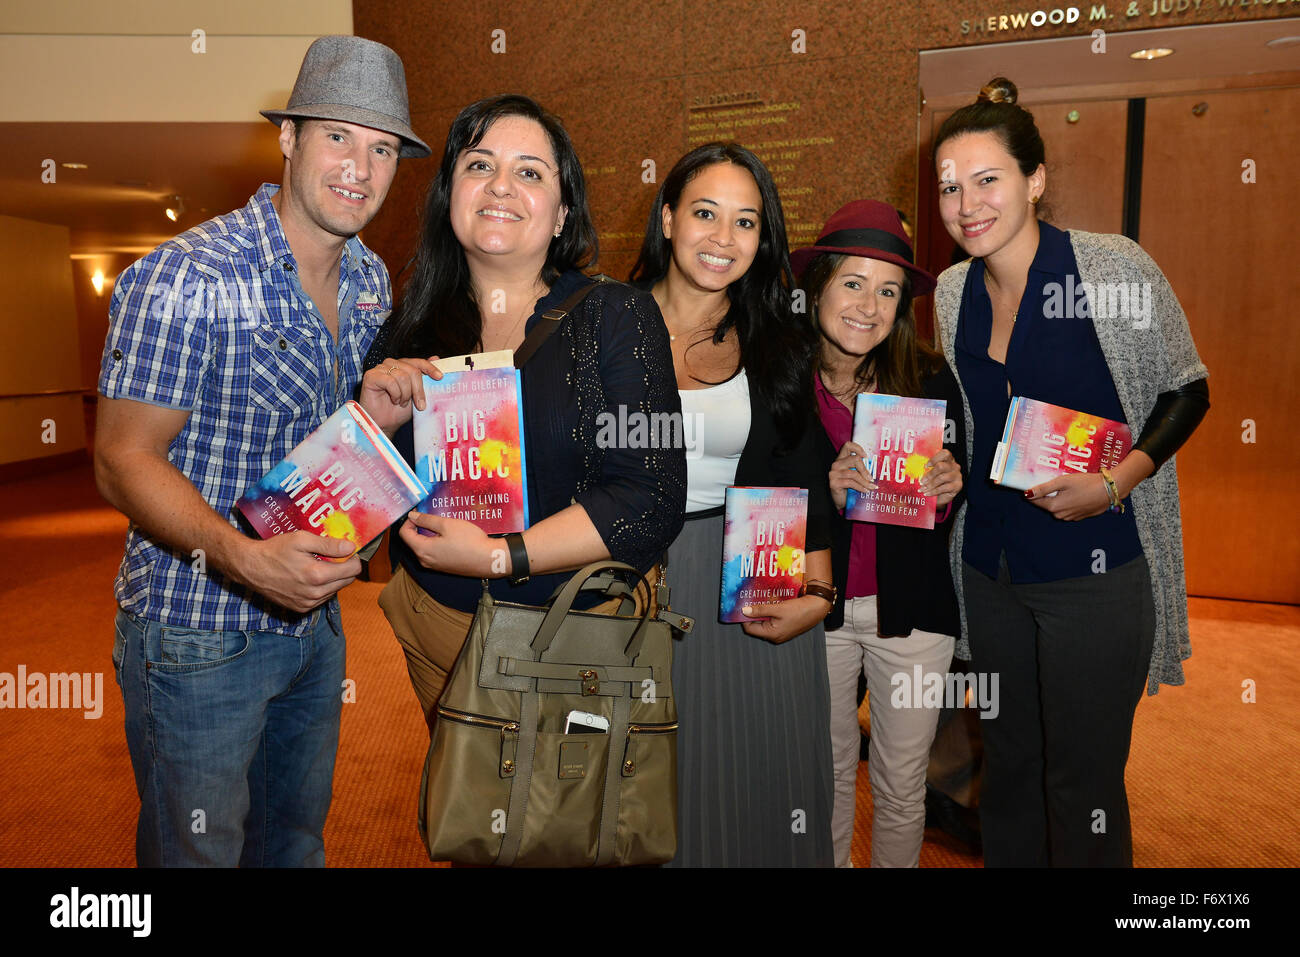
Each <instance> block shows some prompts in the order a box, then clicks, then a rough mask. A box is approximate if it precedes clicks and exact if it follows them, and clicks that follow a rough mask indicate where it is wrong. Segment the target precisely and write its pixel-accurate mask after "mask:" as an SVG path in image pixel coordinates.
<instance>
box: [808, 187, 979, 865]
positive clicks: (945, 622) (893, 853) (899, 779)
mask: <svg viewBox="0 0 1300 957" xmlns="http://www.w3.org/2000/svg"><path fill="white" fill-rule="evenodd" d="M790 258H791V262H792V264H793V266H794V268H795V271H796V273H798V274H799V275H800V287H801V288H802V289H803V290H804V291H805V292H806V293H807V297H808V305H809V314H810V316H811V317H812V325H813V328H814V329H815V330H816V332H817V333H818V335H819V337H820V348H819V349H818V354H817V359H816V362H815V367H816V368H815V371H814V373H813V388H814V391H815V393H816V396H817V413H818V416H819V418H820V419H821V424H822V430H823V431H822V434H821V436H820V439H821V443H820V448H821V462H822V465H823V467H824V468H825V469H827V470H828V472H829V482H830V490H831V499H832V501H833V502H834V504H835V507H836V508H837V509H841V510H842V509H843V508H844V506H845V502H846V497H847V492H848V490H849V489H854V490H855V491H857V492H861V493H868V492H870V491H871V490H872V489H874V488H875V487H876V486H875V484H874V483H873V482H872V481H871V480H870V478H868V476H867V473H866V471H865V470H864V469H863V456H864V455H865V454H866V450H864V449H863V448H862V446H860V445H858V444H857V443H855V442H853V441H852V438H851V437H852V434H853V413H854V410H855V406H856V402H857V397H858V394H859V393H864V392H866V393H870V392H876V393H880V394H883V395H899V396H914V397H920V398H928V399H942V400H944V401H945V402H946V403H947V406H946V408H945V414H946V416H947V419H948V420H949V421H951V422H952V423H953V428H952V429H951V430H949V429H947V428H945V429H944V431H945V433H946V434H945V437H944V438H945V441H944V448H943V449H942V450H941V451H939V452H938V453H936V454H935V455H934V456H933V457H932V458H930V460H929V461H928V462H927V463H926V471H925V474H924V475H923V476H922V477H921V479H920V482H919V491H920V493H921V494H923V495H933V496H935V501H936V505H937V507H938V514H937V515H936V516H935V523H934V528H933V529H927V528H908V527H904V526H900V525H891V524H884V523H881V524H876V523H873V522H854V521H848V520H846V519H844V518H842V517H840V516H835V517H833V518H832V522H831V525H832V538H831V541H832V545H831V552H832V565H833V567H834V569H835V585H836V589H837V591H838V595H839V597H838V600H837V601H836V604H835V608H834V609H833V610H832V612H831V614H830V615H829V616H827V618H826V658H827V673H828V675H829V678H830V688H831V747H832V750H833V752H834V757H835V813H834V822H833V825H834V826H833V829H834V835H835V863H836V865H837V866H839V867H847V866H849V864H850V849H851V847H852V844H853V818H854V808H855V806H856V803H857V783H858V755H859V732H858V702H857V690H858V676H859V675H861V674H865V675H866V678H867V689H868V692H869V694H870V699H869V700H870V710H871V754H870V758H869V760H868V762H867V769H868V772H869V774H870V777H871V792H872V818H871V865H872V866H873V867H915V866H916V865H917V862H918V861H919V859H920V854H921V841H922V837H923V835H924V831H925V775H926V766H927V764H928V763H929V756H930V745H931V743H932V742H933V740H934V732H935V727H936V726H937V724H938V721H939V710H940V709H939V707H937V706H928V705H921V706H918V705H917V704H916V703H915V702H914V701H913V700H912V697H911V696H909V695H903V696H899V695H897V694H896V693H895V692H896V690H897V684H896V680H895V679H896V676H897V675H899V674H902V675H904V676H906V678H907V679H908V680H909V681H912V680H914V678H913V669H914V668H916V667H919V668H920V669H921V673H922V674H923V675H925V676H929V675H937V676H939V678H940V679H941V680H942V679H943V678H944V677H945V676H946V675H947V673H948V668H949V665H950V664H951V662H952V652H953V645H954V642H955V640H956V638H955V636H956V634H957V632H958V630H959V624H958V616H957V597H956V594H955V593H954V592H953V586H952V575H951V573H950V572H949V570H948V536H949V533H950V532H951V530H952V514H953V509H952V507H951V506H952V504H953V501H954V499H955V498H956V497H957V495H958V494H959V493H960V491H961V487H962V477H961V463H962V462H964V460H965V458H966V448H965V445H966V443H965V435H964V430H963V429H962V428H961V427H960V423H961V420H962V415H961V393H960V392H959V391H958V389H957V381H956V379H955V378H954V377H953V374H952V370H951V369H949V368H948V364H947V363H946V362H944V360H943V356H941V355H939V354H938V353H937V352H936V351H935V350H934V349H933V348H931V347H930V346H929V345H928V344H927V343H926V342H924V341H923V340H922V339H920V338H919V337H918V336H917V332H916V322H915V320H914V319H913V316H912V299H913V297H914V296H915V295H918V294H920V295H924V294H925V293H928V292H930V290H932V289H933V288H934V277H933V276H931V275H930V274H929V273H927V272H926V271H925V270H923V269H921V268H919V267H917V266H916V265H915V263H914V262H913V257H912V245H911V243H910V242H909V241H908V238H907V234H906V233H905V232H904V231H903V224H902V222H901V221H900V220H899V217H898V213H897V212H895V210H894V208H893V207H892V206H889V205H887V204H886V203H879V202H876V201H874V200H869V199H862V200H856V201H855V202H852V203H849V204H847V205H846V206H843V207H841V208H840V209H839V210H837V211H836V212H835V214H834V215H832V216H831V218H830V219H829V220H828V221H827V223H826V226H825V227H824V228H823V229H822V232H821V235H820V236H818V238H817V242H816V243H814V244H813V245H812V246H809V247H806V248H804V249H800V250H797V251H796V252H795V253H793V254H792V255H791V257H790ZM900 697H901V699H902V700H901V701H900V700H899V699H900Z"/></svg>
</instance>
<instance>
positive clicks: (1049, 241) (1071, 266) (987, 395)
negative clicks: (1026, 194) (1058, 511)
mask: <svg viewBox="0 0 1300 957" xmlns="http://www.w3.org/2000/svg"><path fill="white" fill-rule="evenodd" d="M1038 229H1039V240H1038V251H1037V252H1036V253H1035V255H1034V261H1033V263H1032V264H1031V265H1030V267H1029V281H1028V283H1026V285H1025V293H1024V296H1023V298H1022V299H1021V300H1020V302H1021V306H1020V313H1019V317H1018V318H1017V320H1016V324H1015V326H1014V327H1013V328H1012V330H1011V341H1010V343H1009V344H1008V346H1007V361H1006V364H1005V365H1003V364H1002V363H1000V362H997V361H996V360H994V359H991V358H989V354H988V346H989V337H990V335H991V334H992V331H993V305H992V302H991V300H990V299H989V294H988V290H987V289H986V288H985V286H984V260H982V259H975V260H974V261H972V262H971V266H970V270H969V271H968V272H967V274H966V286H965V288H964V289H963V291H962V305H961V315H960V318H959V319H958V322H957V336H956V345H955V352H956V367H957V374H958V375H959V376H960V377H961V382H962V386H963V388H964V389H965V390H966V396H967V399H968V400H969V401H970V407H971V415H972V417H973V418H974V421H975V442H974V457H973V460H972V462H971V474H970V477H969V479H968V481H967V485H966V494H967V501H968V503H969V507H968V508H967V509H966V529H965V544H964V547H963V550H962V558H963V559H964V560H965V561H966V562H967V563H968V564H970V565H971V566H973V567H974V568H976V569H977V570H979V571H980V572H982V573H983V574H985V575H987V576H988V577H990V578H997V576H998V567H999V564H1000V559H1001V556H1002V553H1003V552H1005V553H1006V559H1007V568H1008V569H1009V571H1010V573H1011V580H1012V581H1013V582H1016V583H1017V584H1026V583H1033V582H1050V581H1060V580H1062V579H1065V578H1080V577H1082V576H1084V575H1089V574H1092V573H1093V572H1094V570H1095V569H1096V568H1097V558H1098V557H1099V556H1098V550H1099V549H1100V550H1101V552H1102V553H1103V555H1104V567H1105V568H1107V569H1110V568H1116V567H1118V566H1120V565H1122V564H1124V563H1125V562H1127V561H1130V560H1132V559H1134V558H1137V557H1138V556H1139V555H1141V554H1142V543H1141V542H1140V541H1139V540H1138V534H1137V525H1136V523H1135V522H1134V520H1133V507H1132V505H1131V503H1130V502H1129V501H1128V500H1127V499H1126V500H1125V504H1124V508H1125V510H1124V513H1123V514H1119V515H1117V514H1114V513H1112V512H1103V513H1102V514H1101V515H1096V516H1093V517H1092V518H1086V519H1083V520H1082V521H1078V522H1065V521H1062V520H1060V519H1057V518H1054V517H1053V516H1052V514H1051V513H1050V512H1047V511H1044V510H1043V509H1041V508H1039V507H1038V506H1037V505H1034V504H1033V503H1031V502H1028V501H1026V500H1025V498H1024V493H1022V492H1020V491H1018V490H1016V489H1008V488H1003V487H1002V486H999V485H996V484H994V483H993V482H992V481H990V480H989V477H988V475H989V471H990V470H991V469H992V467H993V454H994V451H995V450H996V448H997V443H998V442H999V441H1000V440H1001V438H1002V429H1003V426H1004V425H1005V424H1006V419H1007V410H1008V408H1009V407H1010V405H1011V399H1010V397H1009V396H1008V395H1007V383H1008V382H1009V383H1010V384H1011V395H1023V396H1026V397H1028V398H1031V399H1038V400H1039V401H1042V402H1050V403H1052V404H1053V405H1061V406H1065V407H1067V408H1071V409H1077V410H1078V411H1080V412H1088V413H1091V414H1093V415H1100V416H1104V417H1106V418H1108V419H1114V420H1115V421H1117V422H1124V421H1125V418H1124V410H1123V409H1122V408H1121V407H1120V401H1119V395H1118V393H1117V392H1116V391H1115V381H1114V379H1113V378H1112V377H1111V374H1110V369H1109V367H1108V366H1107V365H1106V357H1105V356H1104V355H1103V353H1102V351H1101V344H1100V343H1099V342H1098V341H1097V333H1096V330H1094V329H1093V325H1092V318H1091V317H1092V313H1091V311H1090V310H1089V309H1088V307H1087V305H1088V304H1087V300H1086V298H1085V297H1084V295H1083V293H1082V292H1081V291H1080V288H1079V284H1080V281H1081V280H1080V279H1079V265H1078V263H1077V262H1076V261H1075V258H1074V249H1073V248H1072V247H1071V246H1070V238H1069V236H1067V235H1066V234H1065V233H1064V232H1062V231H1061V230H1059V229H1056V228H1055V227H1053V226H1050V225H1048V224H1047V223H1039V224H1038ZM1140 427H1141V423H1138V424H1137V429H1138V430H1140ZM1097 481H1098V482H1099V483H1100V481H1101V479H1097Z"/></svg>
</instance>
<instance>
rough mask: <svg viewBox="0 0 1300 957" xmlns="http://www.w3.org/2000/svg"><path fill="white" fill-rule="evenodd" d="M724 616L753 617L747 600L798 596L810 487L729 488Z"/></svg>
mask: <svg viewBox="0 0 1300 957" xmlns="http://www.w3.org/2000/svg"><path fill="white" fill-rule="evenodd" d="M726 495H727V498H726V507H725V509H724V511H725V521H726V524H725V526H724V527H723V534H722V596H721V599H722V600H721V613H720V615H719V620H720V621H723V622H738V621H751V620H752V619H750V618H747V617H745V615H743V614H742V613H741V611H740V610H741V609H742V608H744V607H745V606H746V605H767V604H771V603H773V602H778V601H785V600H786V599H788V598H795V597H797V596H798V594H799V589H800V588H801V587H803V576H804V559H805V556H804V544H805V536H806V534H807V530H808V490H807V489H803V488H753V487H749V486H741V485H733V486H730V487H728V488H727V493H726Z"/></svg>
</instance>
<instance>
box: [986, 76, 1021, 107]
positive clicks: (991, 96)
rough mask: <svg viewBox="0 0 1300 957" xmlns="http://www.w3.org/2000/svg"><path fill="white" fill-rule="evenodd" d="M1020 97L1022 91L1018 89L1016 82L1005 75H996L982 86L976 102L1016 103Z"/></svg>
mask: <svg viewBox="0 0 1300 957" xmlns="http://www.w3.org/2000/svg"><path fill="white" fill-rule="evenodd" d="M1019 97H1020V91H1019V90H1017V89H1016V85H1015V84H1014V83H1012V82H1011V81H1010V80H1008V79H1007V78H1006V77H1005V76H995V77H994V78H993V79H991V80H989V81H988V82H987V83H985V84H984V85H983V86H982V87H980V92H979V96H977V97H976V98H975V102H976V103H1007V104H1014V103H1015V102H1016V100H1017V99H1019Z"/></svg>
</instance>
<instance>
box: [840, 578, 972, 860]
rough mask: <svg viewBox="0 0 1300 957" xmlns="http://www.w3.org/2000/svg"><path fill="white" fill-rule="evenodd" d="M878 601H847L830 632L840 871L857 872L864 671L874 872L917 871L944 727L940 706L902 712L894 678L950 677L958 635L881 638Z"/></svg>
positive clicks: (922, 633) (916, 631)
mask: <svg viewBox="0 0 1300 957" xmlns="http://www.w3.org/2000/svg"><path fill="white" fill-rule="evenodd" d="M876 622H877V618H876V596H875V595H868V596H867V597H865V598H850V599H849V600H848V601H846V602H845V603H844V626H843V627H842V628H840V629H838V630H837V631H828V632H826V664H827V669H828V671H829V673H830V685H831V751H832V753H833V757H834V762H835V808H834V811H833V812H832V816H831V833H832V836H833V839H834V841H835V865H836V866H837V867H852V863H851V857H850V851H851V849H852V845H853V818H854V811H855V809H856V803H857V781H858V752H859V748H860V746H861V745H860V734H861V733H860V731H859V729H858V702H857V696H858V674H859V673H862V672H865V674H866V676H867V689H868V692H869V694H870V699H871V700H870V709H871V757H870V759H869V760H868V761H867V771H868V775H869V778H870V781H871V799H872V808H873V811H872V820H871V866H872V867H916V866H917V862H918V861H919V859H920V856H921V842H922V840H923V838H924V836H925V771H926V766H927V765H928V764H929V761H930V745H931V743H932V742H933V741H934V730H935V727H936V725H937V724H938V723H939V710H940V709H939V708H930V707H921V708H917V707H912V706H910V704H909V705H908V706H906V707H896V706H895V703H894V701H893V700H892V699H893V697H894V693H893V692H894V677H895V676H896V675H900V674H901V675H903V676H904V677H906V678H908V679H911V678H912V676H913V668H914V666H916V665H920V666H921V670H922V673H923V674H931V673H933V674H938V675H946V674H947V673H948V665H949V663H950V662H951V661H952V652H953V646H954V644H955V643H956V639H954V638H953V637H952V636H951V635H939V634H934V633H933V632H928V631H921V630H920V629H914V630H913V631H912V633H911V634H910V635H908V636H907V637H905V638H881V637H879V636H878V635H877V634H876Z"/></svg>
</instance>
